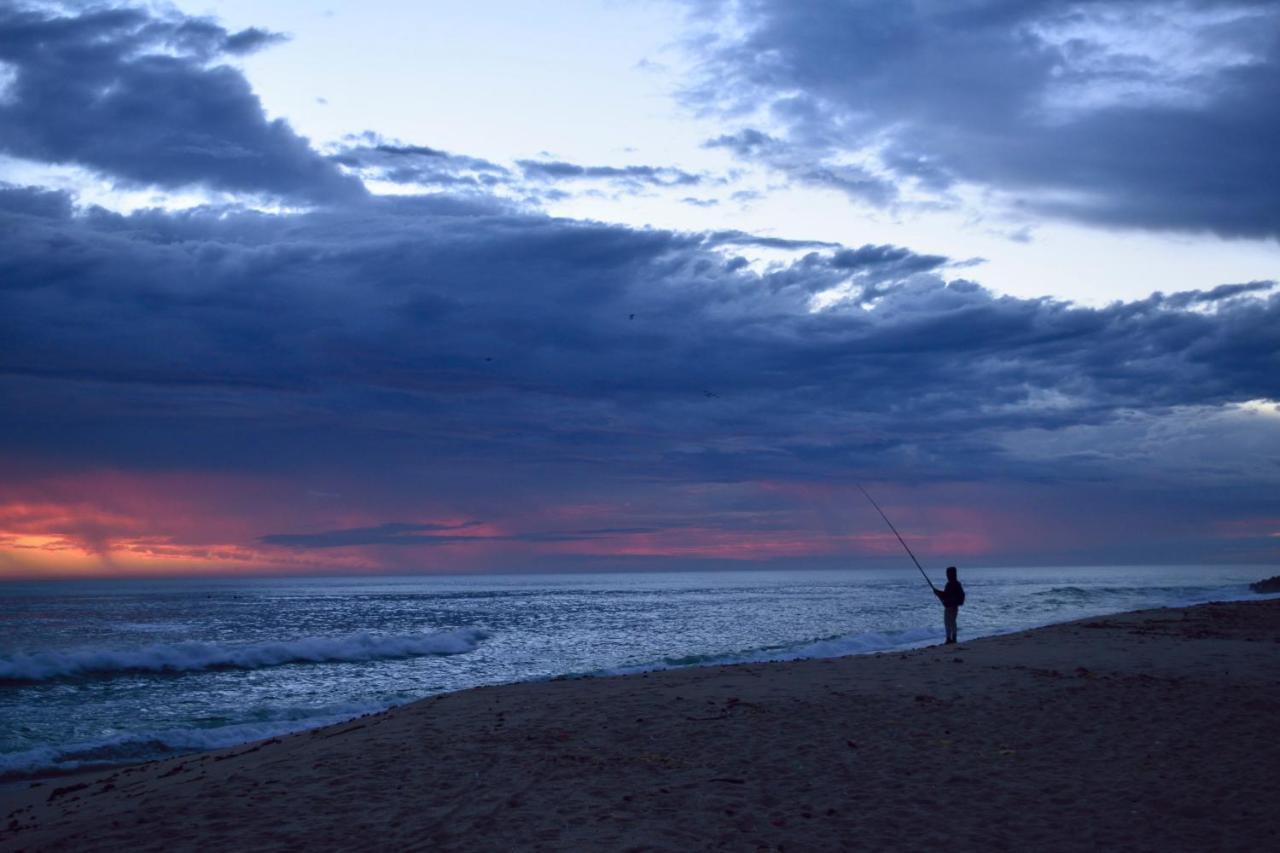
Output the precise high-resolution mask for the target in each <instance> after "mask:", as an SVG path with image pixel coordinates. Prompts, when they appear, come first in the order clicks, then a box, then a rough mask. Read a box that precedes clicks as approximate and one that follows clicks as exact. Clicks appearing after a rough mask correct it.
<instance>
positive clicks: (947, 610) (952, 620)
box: [942, 607, 960, 640]
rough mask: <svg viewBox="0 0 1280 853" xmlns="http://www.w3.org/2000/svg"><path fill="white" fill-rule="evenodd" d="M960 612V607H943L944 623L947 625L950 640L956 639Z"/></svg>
mask: <svg viewBox="0 0 1280 853" xmlns="http://www.w3.org/2000/svg"><path fill="white" fill-rule="evenodd" d="M959 612H960V608H959V607H944V608H942V624H943V625H946V626H947V639H948V640H954V639H955V638H956V614H957V613H959Z"/></svg>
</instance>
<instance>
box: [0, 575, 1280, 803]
mask: <svg viewBox="0 0 1280 853" xmlns="http://www.w3.org/2000/svg"><path fill="white" fill-rule="evenodd" d="M1274 573H1275V570H1274V569H1273V568H1272V569H1268V568H1266V567H1247V566H1246V567H1242V566H1231V567H1225V566H1198V567H1187V566H1178V567H1159V566H1150V567H1123V568H1054V569H1047V568H1036V569H1011V568H1001V569H972V570H962V573H961V580H962V581H963V582H964V584H965V588H966V591H967V593H968V602H967V604H966V606H965V607H964V608H963V609H962V611H961V614H960V638H961V640H962V641H963V640H965V639H972V638H975V637H979V636H986V635H992V634H999V633H1007V632H1010V631H1016V630H1021V629H1025V628H1031V627H1035V626H1039V625H1046V624H1050V623H1055V622H1063V621H1068V620H1071V619H1075V618H1079V617H1084V616H1091V615H1099V614H1104V613H1114V612H1119V611H1124V610H1134V609H1140V608H1148V607H1160V606H1174V605H1183V604H1191V603H1196V602H1203V601H1211V600H1226V599H1238V598H1249V597H1254V596H1253V595H1252V594H1251V593H1250V592H1249V590H1248V587H1247V584H1248V583H1249V582H1250V581H1253V580H1257V579H1259V578H1261V577H1265V576H1267V575H1268V574H1274ZM937 574H938V575H939V578H938V579H937V580H939V581H940V580H941V572H938V573H937ZM942 636H943V632H942V614H941V608H940V607H939V606H938V604H937V603H936V601H935V600H934V598H933V596H932V595H931V594H930V593H929V590H928V588H927V587H926V586H925V585H924V580H923V579H922V578H921V577H920V575H919V574H918V573H917V572H916V571H915V569H914V568H912V567H910V566H909V565H908V566H907V567H906V568H904V569H896V570H892V571H882V570H874V571H872V570H850V571H811V572H805V571H788V572H768V571H751V572H747V571H744V572H696V573H695V572H690V573H645V574H596V575H587V574H574V575H553V576H552V575H521V576H501V577H495V576H485V577H476V576H430V577H385V578H383V577H380V578H323V579H318V578H305V579H234V580H232V579H218V580H163V581H160V580H154V581H153V580H146V581H143V580H117V581H92V582H71V581H59V582H39V583H5V584H0V781H13V780H17V779H24V778H33V777H37V776H41V775H47V774H50V773H57V772H62V771H68V770H74V769H77V768H84V767H92V766H97V765H108V764H117V763H121V762H133V761H143V760H148V759H153V758H162V757H166V756H169V755H174V754H177V753H181V752H190V751H198V750H204V749H212V748H216V747H221V746H228V745H232V744H236V743H242V742H246V741H250V740H255V739H258V738H264V737H270V736H273V735H277V734H281V733H285V732H289V731H295V730H298V729H303V728H309V727H313V726H318V725H324V724H327V723H333V722H339V721H341V720H345V719H348V718H351V717H353V716H358V715H360V714H363V713H366V712H370V711H377V710H381V709H385V708H387V707H390V706H392V705H397V704H402V703H405V702H409V701H412V700H414V699H419V698H422V697H424V696H429V695H432V694H437V693H442V692H447V691H454V690H462V689H465V688H468V687H475V686H478V685H484V684H498V683H504V682H512V681H525V680H533V679H547V678H555V677H559V676H583V675H603V674H612V673H623V672H635V671H642V670H648V669H656V668H666V667H678V666H697V665H706V664H717V663H733V662H746V661H766V660H787V659H794V658H801V657H828V656H835V655H846V654H856V653H865V652H874V651H883V650H891V649H900V648H909V647H916V646H921V645H927V644H930V643H936V642H939V641H941V639H942Z"/></svg>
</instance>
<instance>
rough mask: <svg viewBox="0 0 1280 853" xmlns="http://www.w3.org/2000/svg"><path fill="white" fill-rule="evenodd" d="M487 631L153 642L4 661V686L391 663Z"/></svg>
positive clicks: (463, 648) (444, 650)
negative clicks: (137, 675)
mask: <svg viewBox="0 0 1280 853" xmlns="http://www.w3.org/2000/svg"><path fill="white" fill-rule="evenodd" d="M485 636H486V634H485V633H484V632H483V631H479V630H476V629H474V628H464V629H461V630H457V631H445V632H441V633H437V634H407V635H399V636H378V635H374V634H369V633H365V632H359V633H355V634H345V635H342V636H335V637H302V638H299V639H294V640H277V641H270V642H260V643H244V644H238V645H230V644H223V643H202V642H196V641H188V642H182V643H152V644H150V645H146V646H140V647H138V648H133V649H74V650H68V651H43V652H31V653H18V654H14V655H10V656H7V657H0V681H48V680H50V679H56V678H67V677H72V676H81V675H96V676H111V675H119V674H124V673H130V672H197V671H199V670H206V669H261V668H263V667H269V666H280V665H282V664H288V663H337V662H347V661H371V660H391V659H395V658H410V657H421V656H426V655H457V654H464V653H466V652H470V651H474V650H475V648H476V647H477V646H478V645H479V644H480V641H481V640H483V639H484V638H485Z"/></svg>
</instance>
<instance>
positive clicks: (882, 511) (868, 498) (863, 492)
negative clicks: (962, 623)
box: [854, 483, 938, 592]
mask: <svg viewBox="0 0 1280 853" xmlns="http://www.w3.org/2000/svg"><path fill="white" fill-rule="evenodd" d="M854 485H855V486H857V487H858V491H860V492H862V494H864V495H866V498H867V500H869V501H871V505H872V506H873V507H875V508H876V512H878V513H880V517H881V518H883V519H884V523H885V524H887V525H889V529H890V530H892V531H893V535H894V536H897V537H898V541H899V542H901V543H902V547H903V548H906V549H907V554H908V555H909V556H910V557H911V562H913V563H915V564H916V568H917V569H919V570H920V574H922V575H924V581H925V583H927V584H929V589H931V590H933V591H934V592H937V591H938V588H937V587H936V586H934V585H933V581H931V580H929V576H928V575H926V574H925V572H924V566H921V565H920V561H919V560H917V559H916V555H915V554H912V553H911V546H910V545H908V544H907V540H905V539H903V538H902V534H901V533H899V532H898V528H896V527H894V526H893V522H892V521H890V520H889V516H887V515H885V514H884V510H882V509H881V508H880V504H878V503H876V499H875V498H873V497H871V494H870V493H869V492H868V491H867V490H866V489H864V488H862V484H861V483H854Z"/></svg>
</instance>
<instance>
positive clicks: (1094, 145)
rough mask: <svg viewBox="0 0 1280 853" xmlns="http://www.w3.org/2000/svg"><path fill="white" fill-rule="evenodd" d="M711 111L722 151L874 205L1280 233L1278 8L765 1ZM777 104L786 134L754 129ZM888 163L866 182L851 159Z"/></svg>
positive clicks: (720, 70) (707, 93)
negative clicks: (1007, 208) (723, 120)
mask: <svg viewBox="0 0 1280 853" xmlns="http://www.w3.org/2000/svg"><path fill="white" fill-rule="evenodd" d="M698 5H700V6H702V7H705V9H706V10H708V11H709V12H710V13H711V19H712V20H718V19H719V17H720V16H721V15H728V14H730V11H729V10H733V11H732V14H734V15H736V16H738V27H737V28H722V32H730V31H732V32H742V33H743V35H742V36H741V37H723V36H722V37H719V38H714V39H708V40H706V41H704V42H702V43H701V44H702V45H704V46H705V47H704V49H705V50H706V51H707V55H708V60H709V62H708V64H707V65H706V66H705V68H706V79H705V82H704V83H702V84H701V85H699V86H697V87H695V88H694V89H693V90H692V91H691V93H690V97H691V99H692V100H693V101H694V102H695V103H697V104H698V105H699V106H700V107H702V108H704V109H708V110H714V111H720V112H722V113H723V114H725V115H728V116H742V117H743V118H741V119H739V120H740V121H743V123H745V124H748V125H749V126H748V127H747V128H746V129H744V130H741V131H739V132H737V133H731V134H725V135H722V136H720V137H719V138H717V139H714V140H712V141H711V142H710V143H708V144H710V145H713V146H717V147H723V148H726V149H729V150H731V151H733V152H735V153H736V154H737V155H739V156H741V157H745V158H750V159H753V160H757V161H761V162H764V163H766V164H768V165H770V166H773V167H775V168H778V169H781V170H783V171H785V172H787V173H788V174H790V175H791V176H792V177H793V178H794V179H796V180H800V181H804V182H808V183H815V184H822V185H827V186H832V187H835V188H837V189H841V190H842V191H844V192H847V193H849V194H850V195H851V196H854V197H857V198H859V199H862V200H865V201H868V202H870V203H873V204H893V203H896V202H899V201H900V200H901V196H900V195H899V194H898V193H897V192H896V191H895V189H894V186H895V185H899V186H900V185H902V184H904V183H906V184H911V185H913V186H915V187H918V188H921V189H923V190H926V191H928V192H930V193H932V194H934V195H935V197H936V198H937V199H940V200H943V201H946V200H947V190H948V189H949V188H950V187H952V186H953V185H954V184H955V183H956V182H959V181H963V182H971V183H976V184H978V185H981V186H985V187H989V188H993V189H996V190H1000V191H1003V192H1005V193H1007V194H1008V196H1009V197H1010V198H1011V200H1012V201H1013V202H1014V203H1016V204H1019V205H1021V206H1022V207H1023V208H1024V209H1029V210H1035V211H1039V212H1041V213H1044V214H1050V215H1058V216H1065V217H1070V218H1074V219H1078V220H1083V221H1087V222H1094V223H1112V224H1120V225H1127V226H1137V227H1143V228H1158V229H1182V230H1209V231H1214V232H1216V233H1219V234H1222V235H1228V236H1248V237H1264V236H1269V237H1276V236H1280V161H1277V159H1276V158H1275V156H1274V151H1275V150H1277V149H1278V148H1280V111H1277V110H1276V109H1275V107H1274V105H1275V103H1276V102H1277V101H1278V100H1280V7H1278V6H1277V5H1276V4H1275V3H1274V2H1262V0H1257V2H1251V0H1241V2H1232V3H1216V2H1208V0H1183V2H1177V3H1157V2H1127V1H1126V2H1121V0H1080V2H1069V3H1059V2H1049V0H1022V2H1008V0H975V2H967V3H951V2H923V3H900V2H896V0H855V2H848V0H819V2H812V3H792V2H786V0H747V2H743V3H734V4H728V3H724V2H700V3H698ZM761 105H763V107H764V109H763V112H764V115H763V116H759V115H757V119H758V118H764V119H767V120H768V122H769V123H770V125H776V126H778V127H780V128H783V129H785V136H774V135H770V134H768V133H765V132H763V131H761V130H759V129H757V128H756V127H752V126H750V125H753V124H755V123H756V120H757V119H753V118H750V116H751V115H752V114H754V113H758V110H757V108H758V107H760V106H761ZM851 155H857V156H859V157H864V158H870V160H871V161H872V162H870V163H865V162H862V161H858V162H859V163H860V165H849V163H850V160H849V157H850V156H851Z"/></svg>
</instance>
